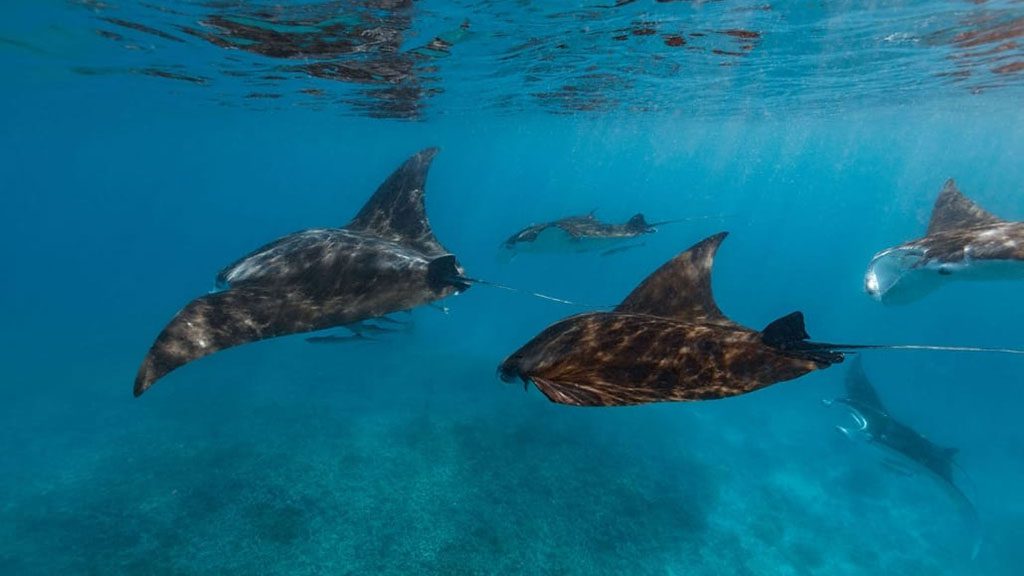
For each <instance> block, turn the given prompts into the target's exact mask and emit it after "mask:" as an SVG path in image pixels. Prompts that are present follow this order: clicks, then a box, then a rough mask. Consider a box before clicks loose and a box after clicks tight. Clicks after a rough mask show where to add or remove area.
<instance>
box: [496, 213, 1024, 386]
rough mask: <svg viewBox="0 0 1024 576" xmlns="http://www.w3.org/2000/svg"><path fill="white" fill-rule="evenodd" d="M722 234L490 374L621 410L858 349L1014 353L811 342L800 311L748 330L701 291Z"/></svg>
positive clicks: (767, 378)
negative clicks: (616, 302)
mask: <svg viewBox="0 0 1024 576" xmlns="http://www.w3.org/2000/svg"><path fill="white" fill-rule="evenodd" d="M726 234H727V233H726V232H721V233H719V234H716V235H714V236H711V237H709V238H707V239H705V240H703V241H701V242H699V243H698V244H696V245H694V246H693V247H691V248H690V249H689V250H686V251H685V252H683V253H681V254H679V255H678V256H676V257H675V258H673V259H672V260H669V261H668V262H667V263H666V264H664V265H662V267H661V268H659V269H658V270H656V271H655V272H654V273H653V274H651V275H650V276H648V277H647V278H646V279H645V280H644V281H643V282H641V283H640V285H639V286H638V287H637V288H636V289H634V290H633V292H632V293H630V295H629V296H627V297H626V299H625V300H623V301H622V303H621V304H619V306H618V307H616V308H615V309H614V310H613V311H611V312H589V313H585V314H579V315H576V316H570V317H569V318H566V319H564V320H562V321H560V322H557V323H555V324H553V325H552V326H550V327H548V328H547V329H545V330H544V331H543V332H541V333H540V334H538V335H537V336H536V337H534V338H533V339H532V340H530V341H529V342H527V343H526V344H525V345H524V346H523V347H522V348H520V349H519V350H517V351H515V352H514V353H513V354H512V355H511V356H509V357H508V358H506V359H505V361H504V362H503V363H502V364H501V366H500V367H499V368H498V372H499V375H500V376H501V379H502V380H504V381H506V382H514V381H515V380H517V379H518V380H521V381H522V382H523V383H524V385H525V384H528V383H529V382H533V383H534V385H536V386H537V388H539V389H540V391H541V392H542V393H544V395H545V396H547V397H548V399H550V400H551V401H553V402H557V403H559V404H570V405H575V406H627V405H633V404H646V403H650V402H680V401H689V400H711V399H717V398H726V397H729V396H737V395H740V394H746V393H748V392H753V391H754V390H758V389H760V388H764V387H766V386H769V385H771V384H775V383H777V382H783V381H786V380H792V379H794V378H799V377H800V376H803V375H805V374H807V373H809V372H813V371H815V370H821V369H824V368H828V367H829V366H831V365H832V364H835V363H838V362H842V361H843V359H844V358H845V352H847V351H852V350H861V349H900V350H942V351H964V352H1000V353H1008V354H1024V351H1021V350H1014V349H1006V348H998V349H989V348H975V347H953V346H926V345H914V344H907V345H882V344H828V343H822V342H811V341H809V340H808V338H809V336H808V335H807V331H806V330H805V329H804V317H803V314H802V313H801V312H793V313H791V314H788V315H786V316H783V317H782V318H779V319H778V320H776V321H774V322H772V323H771V324H769V325H768V326H767V327H765V329H764V330H761V331H757V330H753V329H750V328H747V327H746V326H742V325H740V324H737V323H736V322H733V321H732V320H730V319H729V318H727V317H726V316H725V315H724V314H722V311H721V310H719V308H718V306H717V305H716V304H715V300H714V297H713V296H712V294H711V268H712V265H713V263H714V258H715V253H716V252H717V251H718V247H719V245H720V244H721V243H722V240H724V239H725V237H726Z"/></svg>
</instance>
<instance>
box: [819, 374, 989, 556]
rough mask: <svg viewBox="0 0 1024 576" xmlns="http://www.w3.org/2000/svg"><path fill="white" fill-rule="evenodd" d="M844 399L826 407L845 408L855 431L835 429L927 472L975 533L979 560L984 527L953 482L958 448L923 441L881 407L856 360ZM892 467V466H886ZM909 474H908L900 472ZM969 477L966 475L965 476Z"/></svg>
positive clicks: (969, 502) (927, 440)
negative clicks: (862, 437)
mask: <svg viewBox="0 0 1024 576" xmlns="http://www.w3.org/2000/svg"><path fill="white" fill-rule="evenodd" d="M845 389H846V390H845V392H846V393H845V395H844V396H842V397H839V398H836V399H835V400H831V401H830V400H825V401H824V404H825V405H826V406H833V405H835V404H843V405H845V406H846V407H847V408H849V410H850V415H851V416H852V418H853V421H854V423H855V425H856V426H855V427H854V428H853V429H850V428H847V427H845V426H836V429H837V430H839V431H840V432H842V433H843V435H844V436H846V437H848V438H851V439H852V438H854V437H855V436H856V435H863V436H864V437H865V438H867V439H868V440H869V441H870V442H871V443H872V444H874V445H876V446H879V447H881V448H885V449H887V450H888V451H890V452H892V453H895V454H897V455H899V456H900V457H902V458H904V459H905V460H907V461H908V462H910V463H912V464H914V465H915V466H917V467H919V468H921V469H923V470H926V471H928V472H929V473H930V474H931V476H933V477H934V478H935V479H937V480H938V481H939V482H940V483H941V484H942V486H943V487H944V488H945V490H946V492H947V493H948V494H949V496H950V498H951V499H952V500H953V503H954V504H955V505H956V506H957V509H958V511H959V512H960V514H961V515H962V516H963V518H964V519H965V520H966V521H967V524H968V526H969V527H970V528H971V530H972V532H973V533H974V544H973V546H972V549H971V556H972V557H976V556H977V555H978V551H979V550H980V548H981V526H980V523H979V519H978V512H977V510H976V509H975V508H974V505H973V504H972V503H971V501H970V499H969V498H967V495H966V494H964V492H963V490H961V489H960V487H959V486H958V485H957V483H956V481H955V479H954V478H953V469H954V467H955V466H957V464H956V455H957V453H958V452H959V450H958V449H957V448H949V447H944V446H939V445H938V444H936V443H934V442H932V441H931V440H929V439H927V438H925V437H924V435H923V434H921V433H920V432H918V431H917V430H914V429H913V428H911V427H910V426H908V425H907V424H904V423H903V422H901V421H899V420H897V419H896V418H895V417H894V416H892V414H891V413H890V412H889V410H888V409H887V408H886V407H885V404H883V403H882V399H881V398H880V397H879V396H878V392H876V391H875V388H874V386H872V385H871V382H870V381H869V380H868V377H867V374H866V373H865V372H864V365H863V363H862V362H861V360H860V358H857V359H855V360H854V362H853V363H852V364H851V366H850V370H849V372H847V374H846V385H845ZM883 463H884V464H886V465H890V464H889V462H887V461H884V462H883ZM896 470H897V471H898V472H900V473H903V474H904V475H906V474H907V472H906V470H903V469H900V468H897V469H896ZM964 475H965V476H966V474H964Z"/></svg>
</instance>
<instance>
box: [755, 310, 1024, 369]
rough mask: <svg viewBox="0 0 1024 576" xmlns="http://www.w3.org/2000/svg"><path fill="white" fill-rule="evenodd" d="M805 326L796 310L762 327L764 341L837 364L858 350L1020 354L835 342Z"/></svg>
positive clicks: (969, 348) (1006, 350) (1003, 350)
mask: <svg viewBox="0 0 1024 576" xmlns="http://www.w3.org/2000/svg"><path fill="white" fill-rule="evenodd" d="M808 338H810V336H809V335H808V334H807V331H806V330H805V329H804V315H803V313H802V312H793V313H791V314H787V315H786V316H783V317H782V318H779V319H778V320H776V321H774V322H772V323H771V324H769V325H768V326H766V327H765V329H764V330H762V331H761V341H762V342H764V343H765V344H767V345H768V346H771V347H772V348H775V349H777V350H782V351H785V352H792V353H794V354H800V355H802V356H804V357H807V358H810V359H812V360H815V361H816V362H823V363H827V364H834V363H838V362H842V361H843V359H844V358H845V355H846V354H848V353H851V352H854V351H857V350H931V351H937V352H988V353H994V354H1021V355H1024V350H1021V349H1017V348H989V347H985V346H935V345H931V344H833V343H829V342H811V341H810V340H808Z"/></svg>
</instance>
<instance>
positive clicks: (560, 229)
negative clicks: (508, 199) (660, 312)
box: [502, 211, 702, 256]
mask: <svg viewBox="0 0 1024 576" xmlns="http://www.w3.org/2000/svg"><path fill="white" fill-rule="evenodd" d="M595 212H596V211H591V212H589V213H588V214H585V215H583V216H568V217H566V218H559V219H558V220H552V221H551V222H542V223H540V224H531V225H530V226H527V227H526V228H523V229H522V230H520V231H518V232H516V233H515V234H513V235H511V236H509V237H508V239H506V240H505V241H504V242H503V243H502V246H503V247H504V248H505V249H507V250H510V251H516V252H587V251H590V250H602V256H610V255H612V254H615V253H617V252H621V251H623V250H627V249H629V248H633V247H638V246H640V245H636V244H634V245H632V246H629V247H619V248H616V247H615V245H616V244H619V243H621V242H623V241H627V240H630V239H633V238H638V237H640V236H643V235H645V234H653V233H654V232H657V231H658V228H657V227H658V226H663V225H666V224H676V223H679V222H688V221H691V220H699V219H702V218H700V217H694V218H679V219H677V220H663V221H661V222H648V221H647V219H646V218H644V215H643V214H635V215H633V217H632V218H630V219H629V220H628V221H626V222H625V223H624V224H611V223H607V222H602V221H600V220H598V219H597V217H596V216H595V215H594V213H595Z"/></svg>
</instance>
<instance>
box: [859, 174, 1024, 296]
mask: <svg viewBox="0 0 1024 576" xmlns="http://www.w3.org/2000/svg"><path fill="white" fill-rule="evenodd" d="M1022 261H1024V222H1008V221H1006V220H1002V219H1000V218H998V217H996V216H993V215H992V214H990V213H988V212H986V211H985V210H984V209H982V208H981V207H980V206H978V205H977V204H975V203H974V202H973V201H971V200H970V199H969V198H967V197H966V196H964V195H963V194H962V193H961V192H960V190H959V189H957V186H956V182H954V181H953V179H949V180H947V181H946V183H945V185H944V186H943V188H942V192H941V193H940V194H939V197H938V199H937V200H936V201H935V207H934V208H933V209H932V217H931V222H930V223H929V224H928V232H927V233H926V234H925V236H924V237H923V238H919V239H917V240H912V241H910V242H907V243H905V244H900V245H899V246H894V247H892V248H888V249H886V250H882V251H881V252H879V253H878V254H876V255H875V257H874V258H873V259H872V260H871V264H870V265H869V266H868V271H867V273H866V274H865V276H864V289H865V291H866V292H867V293H868V294H869V295H870V296H871V297H872V298H874V299H875V300H878V301H880V302H882V303H885V304H905V303H909V302H913V301H915V300H917V299H919V298H921V297H922V296H924V295H926V294H928V293H930V292H931V291H933V290H935V289H936V288H938V287H939V285H941V284H942V283H943V281H945V280H949V279H956V278H960V279H965V280H986V279H1001V278H1024V266H1022V265H1021V263H1022Z"/></svg>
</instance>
